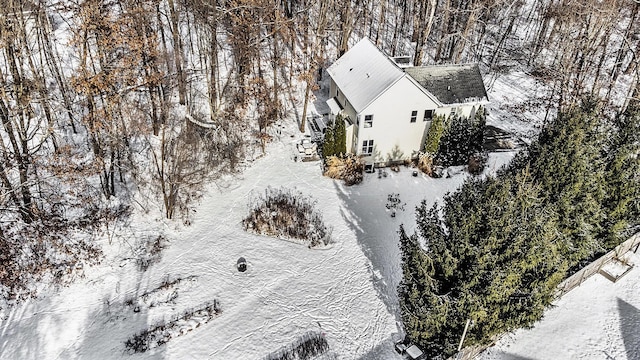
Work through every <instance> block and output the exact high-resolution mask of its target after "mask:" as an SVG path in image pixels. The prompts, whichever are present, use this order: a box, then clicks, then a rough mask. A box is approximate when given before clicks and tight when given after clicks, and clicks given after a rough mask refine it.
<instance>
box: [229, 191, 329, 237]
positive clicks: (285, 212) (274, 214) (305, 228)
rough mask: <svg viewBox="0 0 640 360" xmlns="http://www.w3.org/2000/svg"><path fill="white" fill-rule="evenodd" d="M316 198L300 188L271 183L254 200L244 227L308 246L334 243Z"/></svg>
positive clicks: (244, 221) (250, 205)
mask: <svg viewBox="0 0 640 360" xmlns="http://www.w3.org/2000/svg"><path fill="white" fill-rule="evenodd" d="M315 205H316V201H315V200H312V199H311V198H310V197H308V196H304V195H303V194H302V193H301V192H298V191H292V190H289V189H285V188H279V189H274V188H272V187H268V188H267V189H266V190H265V192H264V194H261V195H259V196H258V197H257V198H255V199H253V200H251V203H250V204H249V208H250V211H249V216H247V217H246V218H245V219H244V220H243V222H242V223H243V225H244V227H245V230H247V231H251V232H254V233H257V234H262V235H269V236H276V237H280V238H286V239H297V240H302V241H303V242H304V243H306V244H307V245H309V247H318V246H326V245H329V244H330V243H331V230H330V229H329V228H327V226H326V225H325V224H324V221H323V220H322V214H320V213H319V212H318V210H317V209H316V207H315Z"/></svg>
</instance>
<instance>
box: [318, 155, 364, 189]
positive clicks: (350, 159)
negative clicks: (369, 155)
mask: <svg viewBox="0 0 640 360" xmlns="http://www.w3.org/2000/svg"><path fill="white" fill-rule="evenodd" d="M363 173H364V161H363V160H362V158H360V157H357V156H355V155H347V156H345V157H338V156H329V157H327V158H326V161H325V172H324V175H325V176H328V177H330V178H332V179H340V180H343V181H344V183H345V184H346V185H349V186H351V185H355V184H359V183H361V182H362V179H363Z"/></svg>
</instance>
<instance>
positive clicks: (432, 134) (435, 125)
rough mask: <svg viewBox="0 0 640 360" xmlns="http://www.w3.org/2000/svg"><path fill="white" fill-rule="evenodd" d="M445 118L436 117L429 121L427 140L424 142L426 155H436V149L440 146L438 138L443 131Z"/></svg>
mask: <svg viewBox="0 0 640 360" xmlns="http://www.w3.org/2000/svg"><path fill="white" fill-rule="evenodd" d="M445 125H446V124H445V117H444V115H436V116H434V117H433V120H432V121H431V127H429V132H428V133H427V140H426V141H425V149H424V151H426V152H427V153H428V154H436V153H437V152H438V147H439V146H440V138H442V134H443V133H444V130H445V127H446V126H445Z"/></svg>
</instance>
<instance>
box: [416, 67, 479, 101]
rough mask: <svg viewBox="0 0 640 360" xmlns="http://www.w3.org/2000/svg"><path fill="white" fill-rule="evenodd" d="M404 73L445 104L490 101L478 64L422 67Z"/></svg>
mask: <svg viewBox="0 0 640 360" xmlns="http://www.w3.org/2000/svg"><path fill="white" fill-rule="evenodd" d="M404 71H405V72H406V73H407V74H409V76H411V77H412V78H413V79H414V80H416V81H417V82H418V83H419V84H420V85H421V86H422V87H423V88H425V89H426V90H427V91H429V92H430V93H432V94H433V95H434V96H435V97H436V98H438V100H439V101H440V102H441V103H443V104H463V103H467V102H480V101H487V100H488V97H487V90H486V89H485V87H484V82H483V81H482V75H481V74H480V69H479V68H478V65H477V64H465V65H434V66H420V67H410V68H406V69H405V70H404Z"/></svg>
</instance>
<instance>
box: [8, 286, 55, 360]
mask: <svg viewBox="0 0 640 360" xmlns="http://www.w3.org/2000/svg"><path fill="white" fill-rule="evenodd" d="M51 305H52V304H51V301H50V299H48V298H46V299H42V300H37V299H28V300H26V301H25V302H23V303H20V304H17V305H13V306H12V307H11V308H10V309H9V311H8V314H7V317H6V318H5V319H2V320H1V321H0V359H40V358H42V356H43V354H44V350H43V349H44V347H45V346H46V343H47V339H46V337H48V336H51V335H52V333H50V332H51V331H53V332H54V333H53V334H55V332H57V331H59V330H60V327H61V326H63V321H62V320H61V319H60V318H59V317H58V316H56V314H54V313H44V312H42V311H38V309H39V308H51Z"/></svg>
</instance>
